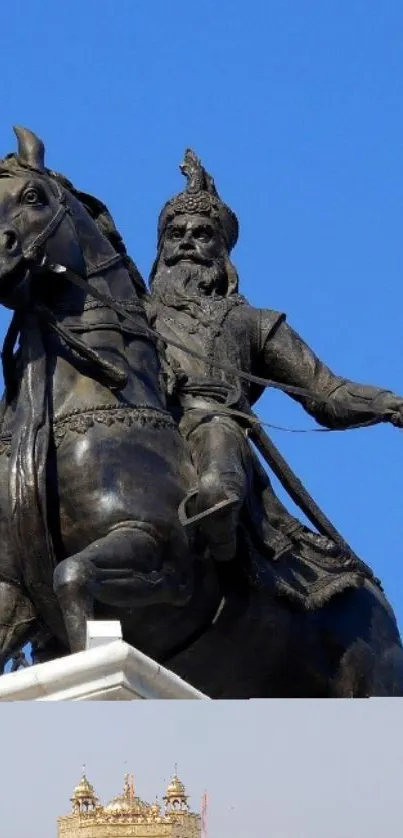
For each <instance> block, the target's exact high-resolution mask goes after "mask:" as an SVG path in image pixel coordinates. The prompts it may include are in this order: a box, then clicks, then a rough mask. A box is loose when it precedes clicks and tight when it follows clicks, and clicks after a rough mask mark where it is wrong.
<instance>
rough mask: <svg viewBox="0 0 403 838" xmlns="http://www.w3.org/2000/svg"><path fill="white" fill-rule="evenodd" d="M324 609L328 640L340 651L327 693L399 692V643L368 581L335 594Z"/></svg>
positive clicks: (402, 680) (402, 657)
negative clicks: (329, 689) (334, 674)
mask: <svg viewBox="0 0 403 838" xmlns="http://www.w3.org/2000/svg"><path fill="white" fill-rule="evenodd" d="M324 610H325V611H326V612H327V613H326V627H325V630H326V633H327V635H328V638H329V641H330V643H331V645H332V646H333V648H334V649H336V648H337V649H338V650H339V652H340V657H339V665H338V668H337V672H336V676H335V678H334V681H333V685H332V691H331V696H330V697H334V698H369V697H385V698H386V697H396V696H403V647H402V643H401V639H400V635H399V631H398V628H397V624H396V620H395V617H394V615H393V613H392V610H391V608H390V606H389V604H388V602H387V600H386V599H385V597H384V596H383V594H382V593H381V592H380V591H379V589H378V588H377V587H375V585H372V584H371V583H370V582H368V583H366V584H365V585H364V586H363V587H362V588H359V589H358V590H349V591H346V592H345V593H344V594H341V595H340V596H338V597H335V598H334V600H332V601H331V602H330V603H329V605H328V606H327V608H325V609H324Z"/></svg>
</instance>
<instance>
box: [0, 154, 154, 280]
mask: <svg viewBox="0 0 403 838" xmlns="http://www.w3.org/2000/svg"><path fill="white" fill-rule="evenodd" d="M27 171H32V172H35V170H34V169H31V168H30V167H29V166H27V165H26V164H25V163H23V162H22V161H21V160H20V159H19V157H18V155H16V154H9V155H7V157H5V158H4V159H3V160H0V177H1V176H2V175H3V176H4V175H17V174H18V173H21V172H27ZM36 174H38V172H36ZM44 174H46V175H47V176H48V177H49V178H51V179H52V180H55V181H56V182H57V183H58V184H59V185H60V186H61V187H62V188H63V189H67V190H68V192H71V194H72V195H73V196H74V197H75V198H76V199H77V200H78V201H80V203H81V204H83V206H84V207H85V209H86V210H87V212H88V214H89V215H90V216H91V218H92V219H93V220H94V221H95V224H96V225H97V227H98V229H99V231H100V233H102V235H104V236H105V238H107V239H108V241H109V242H110V243H111V245H112V247H113V248H114V250H115V251H116V253H119V254H120V255H121V256H122V259H123V261H124V263H125V266H126V268H127V271H128V273H129V274H130V277H131V280H132V282H133V285H134V287H135V289H136V291H137V294H138V295H139V296H140V297H144V296H145V295H146V294H148V289H147V286H146V284H145V282H144V280H143V279H142V277H141V274H140V272H139V270H138V268H137V266H136V265H135V263H134V262H133V259H132V258H131V257H130V256H129V254H128V252H127V250H126V247H125V244H124V241H123V239H122V236H121V235H120V233H119V231H118V229H117V227H116V225H115V222H114V220H113V218H112V216H111V213H110V212H109V210H108V208H107V206H106V205H105V204H104V203H102V201H100V200H99V199H98V198H95V197H94V196H93V195H88V194H87V193H86V192H80V191H79V190H78V189H76V188H75V186H73V184H72V183H71V181H69V180H68V179H67V178H66V177H65V176H64V175H61V174H60V173H59V172H54V171H52V170H51V169H45V170H44Z"/></svg>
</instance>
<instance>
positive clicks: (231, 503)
mask: <svg viewBox="0 0 403 838" xmlns="http://www.w3.org/2000/svg"><path fill="white" fill-rule="evenodd" d="M198 494H199V490H198V489H192V491H191V492H189V493H188V494H187V495H186V497H185V498H184V499H183V501H181V503H180V505H179V508H178V515H179V521H180V523H181V524H182V527H184V528H185V529H186V530H191V529H194V528H196V527H198V526H199V524H201V523H203V522H204V521H205V520H206V519H207V518H212V519H214V518H216V517H218V516H220V515H221V514H222V512H223V511H227V510H228V511H230V510H231V509H234V507H236V506H237V505H238V504H239V499H238V498H237V496H236V495H235V494H231V495H228V496H227V497H226V498H225V499H224V500H220V501H219V502H218V503H216V504H214V506H211V507H210V508H209V509H205V510H204V512H198V513H196V515H192V514H189V512H190V510H191V507H192V501H195V500H196V497H197V495H198ZM189 506H190V510H189Z"/></svg>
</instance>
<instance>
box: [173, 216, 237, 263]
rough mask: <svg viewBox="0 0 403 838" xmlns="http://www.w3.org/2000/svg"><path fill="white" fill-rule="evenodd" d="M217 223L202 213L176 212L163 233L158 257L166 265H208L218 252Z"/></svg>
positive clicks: (218, 236)
mask: <svg viewBox="0 0 403 838" xmlns="http://www.w3.org/2000/svg"><path fill="white" fill-rule="evenodd" d="M222 250H223V242H222V238H221V235H220V230H219V227H218V225H217V224H215V223H214V222H213V221H211V220H210V219H209V218H207V217H206V216H204V215H178V216H177V217H176V218H175V219H174V220H173V221H172V222H171V223H170V224H169V225H168V228H167V230H166V233H165V237H164V244H163V250H162V257H163V259H164V262H165V264H166V265H168V266H170V265H176V264H177V263H178V262H193V263H196V264H199V265H208V266H209V265H212V264H214V262H216V261H217V259H218V258H220V256H221V255H222Z"/></svg>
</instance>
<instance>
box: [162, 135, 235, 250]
mask: <svg viewBox="0 0 403 838" xmlns="http://www.w3.org/2000/svg"><path fill="white" fill-rule="evenodd" d="M180 170H181V172H182V174H184V175H185V177H186V178H187V184H186V188H185V190H184V191H183V192H180V193H179V195H175V197H174V198H172V199H171V200H170V201H168V202H167V203H166V204H165V206H164V208H163V210H162V211H161V214H160V217H159V219H158V241H159V242H160V241H161V240H162V238H163V236H164V233H165V230H166V228H167V225H168V224H169V223H170V222H171V221H172V220H173V219H174V218H175V216H176V215H185V214H186V215H188V214H193V215H206V216H208V217H209V218H212V219H214V220H215V221H218V223H219V225H220V227H221V231H222V234H223V236H224V239H225V243H226V245H227V248H228V251H231V250H232V248H233V247H234V246H235V244H236V242H237V239H238V233H239V225H238V219H237V217H236V215H235V213H234V212H233V211H232V210H231V209H230V208H229V207H228V206H227V204H224V202H223V201H222V200H221V198H220V196H219V194H218V192H217V190H216V188H215V185H214V180H213V178H212V177H211V175H209V174H208V172H206V170H205V169H204V168H203V166H202V164H201V162H200V160H199V158H198V157H196V155H195V153H194V151H192V150H191V149H188V150H187V151H186V153H185V158H184V161H183V163H181V165H180Z"/></svg>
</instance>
